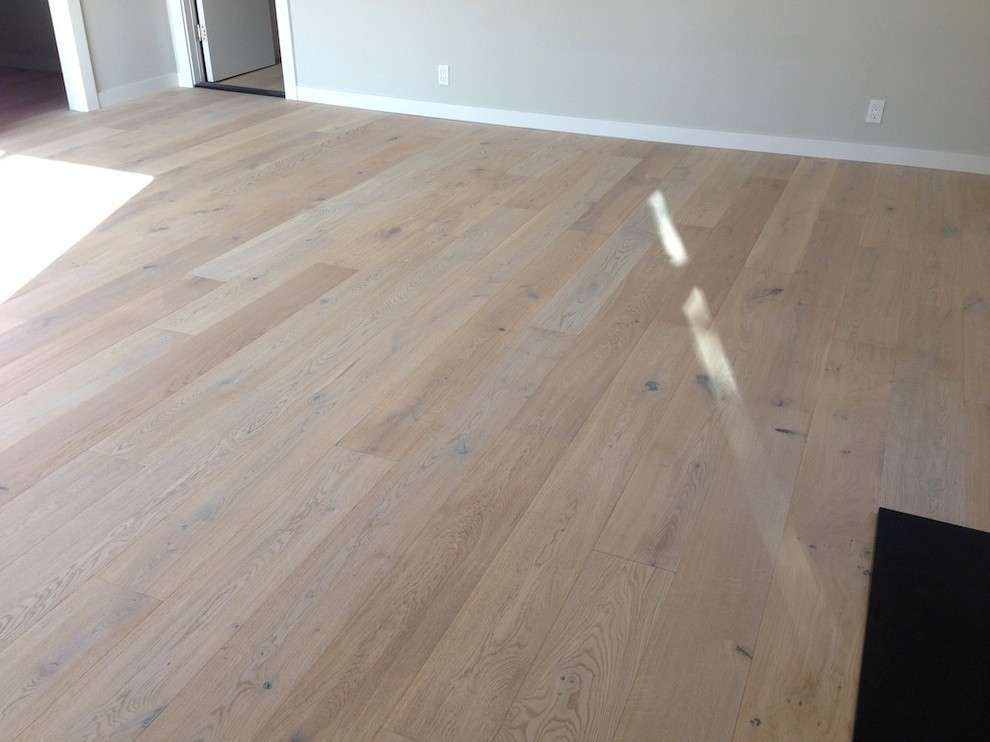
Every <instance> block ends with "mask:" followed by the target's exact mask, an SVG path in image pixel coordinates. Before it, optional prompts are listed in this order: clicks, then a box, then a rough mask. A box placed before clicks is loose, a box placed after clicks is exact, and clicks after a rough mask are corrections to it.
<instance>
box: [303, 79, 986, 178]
mask: <svg viewBox="0 0 990 742" xmlns="http://www.w3.org/2000/svg"><path fill="white" fill-rule="evenodd" d="M297 92H298V95H299V100H301V101H308V102H310V103H326V104H328V105H332V106H344V107H345V108H362V109H366V110H371V111H384V112H388V113H404V114H410V115H413V116H427V117H430V118H442V119H451V120H454V121H471V122H474V123H480V124H499V125H501V126H518V127H523V128H527V129H544V130H547V131H560V132H567V133H570V134H591V135H594V136H603V137H616V138H619V139H637V140H640V141H647V142H669V143H671V144H688V145H692V146H698V147H716V148H719V149H741V150H748V151H751V152H769V153H772V154H782V155H800V156H802V157H826V158H831V159H836V160H855V161H857V162H876V163H881V164H884V165H908V166H912V167H925V168H934V169H937V170H957V171H961V172H969V173H980V174H983V175H990V156H984V155H971V154H965V153H959V152H940V151H936V150H927V149H910V148H907V147H890V146H886V145H879V144H863V143H859V142H833V141H828V140H825V139H800V138H795V137H779V136H767V135H762V134H741V133H737V132H729V131H711V130H708V129H685V128H680V127H675V126H658V125H655V124H634V123H629V122H625V121H604V120H600V119H586V118H576V117H572V116H555V115H551V114H543V113H528V112H525V111H505V110H501V109H497V108H477V107H474V106H459V105H453V104H449V103H431V102H428V101H418V100H406V99H404V98H388V97H385V96H378V95H365V94H362V93H344V92H339V91H336V90H324V89H322V88H309V87H304V86H299V87H298V88H297Z"/></svg>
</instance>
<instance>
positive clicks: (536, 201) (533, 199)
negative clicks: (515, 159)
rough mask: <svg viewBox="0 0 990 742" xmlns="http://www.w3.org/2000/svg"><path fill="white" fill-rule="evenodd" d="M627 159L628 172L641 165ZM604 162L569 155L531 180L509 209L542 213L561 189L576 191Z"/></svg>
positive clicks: (585, 154) (579, 152) (585, 155)
mask: <svg viewBox="0 0 990 742" xmlns="http://www.w3.org/2000/svg"><path fill="white" fill-rule="evenodd" d="M626 159H628V160H629V167H628V168H627V171H628V170H631V169H632V168H633V167H635V166H636V165H637V164H638V161H637V160H635V159H633V158H626ZM600 160H601V158H600V156H598V155H596V154H593V153H589V152H585V151H582V150H576V151H572V152H569V153H566V154H565V155H564V156H563V157H560V158H559V159H558V160H557V161H556V162H554V163H553V165H552V166H551V167H550V168H548V169H547V171H546V172H544V173H541V174H539V175H535V176H531V177H530V179H529V181H528V184H527V186H526V187H525V188H521V189H519V191H517V192H516V193H515V194H513V196H512V198H511V199H509V200H508V201H506V206H513V207H515V208H517V209H531V210H534V211H539V210H540V209H542V208H543V207H545V206H547V205H548V204H549V203H550V202H551V201H553V200H554V198H555V196H556V195H557V193H558V192H559V191H560V189H561V188H572V187H573V186H574V185H575V184H576V183H578V181H580V180H581V179H582V178H584V177H585V176H587V174H588V172H589V171H590V170H591V169H592V168H593V167H595V165H596V163H598V162H599V161H600ZM522 164H523V163H519V165H522ZM610 187H611V185H610Z"/></svg>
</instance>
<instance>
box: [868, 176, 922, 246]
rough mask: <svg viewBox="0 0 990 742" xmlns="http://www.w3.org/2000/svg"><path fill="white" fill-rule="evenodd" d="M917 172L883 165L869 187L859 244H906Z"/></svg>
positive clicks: (912, 221)
mask: <svg viewBox="0 0 990 742" xmlns="http://www.w3.org/2000/svg"><path fill="white" fill-rule="evenodd" d="M919 172H920V171H918V170H915V169H913V168H901V167H892V166H890V165H883V166H881V167H880V172H879V173H878V175H877V179H876V182H875V183H874V186H873V197H872V198H871V199H870V205H869V207H868V209H867V212H866V213H867V218H866V223H865V224H864V226H863V236H862V241H861V244H863V245H864V246H865V247H891V248H900V249H904V248H906V247H908V245H909V243H910V241H911V239H912V238H913V236H914V233H915V224H916V222H917V214H916V213H915V211H914V209H915V207H916V205H917V203H918V193H919Z"/></svg>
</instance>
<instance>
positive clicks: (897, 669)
mask: <svg viewBox="0 0 990 742" xmlns="http://www.w3.org/2000/svg"><path fill="white" fill-rule="evenodd" d="M854 740H855V742H874V741H886V740H897V742H909V741H911V740H919V741H920V740H924V741H925V742H929V741H936V740H937V741H942V740H944V741H945V742H950V741H951V742H956V741H963V740H981V742H985V741H986V740H990V534H988V533H983V532H981V531H975V530H973V529H970V528H963V527H961V526H956V525H951V524H948V523H941V522H938V521H934V520H930V519H928V518H919V517H917V516H914V515H908V514H906V513H900V512H897V511H894V510H887V509H885V508H881V509H880V513H879V515H878V518H877V534H876V546H875V548H874V561H873V574H872V579H871V582H870V600H869V613H868V616H867V621H866V637H865V643H864V647H863V663H862V668H861V673H860V687H859V699H858V704H857V708H856V727H855V733H854Z"/></svg>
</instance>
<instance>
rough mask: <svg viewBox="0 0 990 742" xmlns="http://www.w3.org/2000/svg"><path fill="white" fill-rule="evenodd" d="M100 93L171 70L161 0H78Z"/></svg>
mask: <svg viewBox="0 0 990 742" xmlns="http://www.w3.org/2000/svg"><path fill="white" fill-rule="evenodd" d="M82 11H83V20H84V21H85V23H86V38H87V40H88V41H89V53H90V57H91V58H92V60H93V75H94V76H95V77H96V88H97V90H99V91H100V92H101V93H102V92H104V91H107V90H113V89H114V88H121V87H124V86H126V85H133V84H136V83H141V82H144V81H146V80H152V79H155V78H159V77H163V76H165V75H174V74H175V56H174V54H173V53H172V36H171V32H170V28H169V23H168V11H167V9H166V7H165V0H82Z"/></svg>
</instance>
